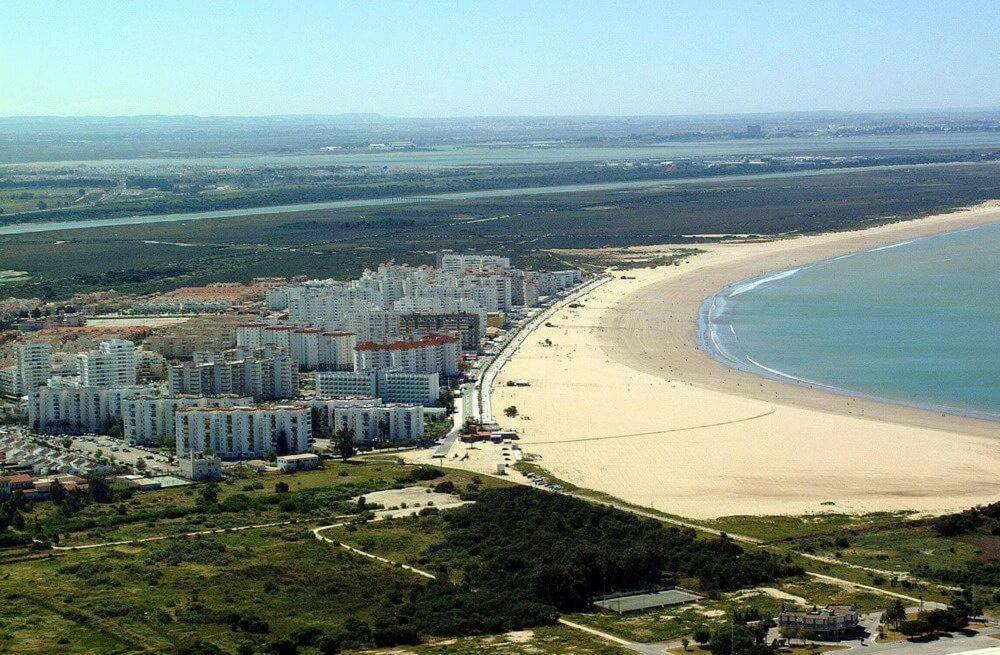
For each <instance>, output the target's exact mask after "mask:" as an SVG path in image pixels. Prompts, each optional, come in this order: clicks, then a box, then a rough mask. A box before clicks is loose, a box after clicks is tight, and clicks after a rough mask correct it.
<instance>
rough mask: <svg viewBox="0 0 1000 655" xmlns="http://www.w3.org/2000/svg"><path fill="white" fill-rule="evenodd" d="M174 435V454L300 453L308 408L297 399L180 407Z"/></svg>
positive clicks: (307, 433)
mask: <svg viewBox="0 0 1000 655" xmlns="http://www.w3.org/2000/svg"><path fill="white" fill-rule="evenodd" d="M174 436H175V444H176V448H177V456H178V458H182V457H186V456H188V453H190V452H191V451H192V450H194V451H196V452H202V453H210V454H214V455H217V456H218V457H220V458H222V459H257V458H261V457H264V456H265V455H266V454H267V453H278V454H292V453H301V452H306V451H308V450H309V440H310V438H311V437H312V410H311V408H310V406H309V405H306V404H301V403H294V404H291V403H290V404H287V405H255V406H246V407H182V408H180V409H178V410H177V412H176V414H175V432H174Z"/></svg>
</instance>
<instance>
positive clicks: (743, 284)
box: [697, 223, 1000, 432]
mask: <svg viewBox="0 0 1000 655" xmlns="http://www.w3.org/2000/svg"><path fill="white" fill-rule="evenodd" d="M985 225H989V223H981V224H978V225H974V226H972V227H962V228H958V229H955V230H946V231H944V232H933V233H931V234H926V235H923V236H918V237H914V238H912V239H908V240H905V241H898V242H895V243H892V244H889V245H885V246H877V247H873V248H866V249H862V250H852V251H850V252H847V253H842V254H839V255H835V256H832V257H827V258H824V259H819V260H816V261H814V262H810V263H807V264H802V265H798V266H795V267H791V268H783V269H779V270H773V271H769V272H767V273H764V274H762V275H757V276H755V277H752V278H748V279H745V280H739V281H737V282H733V283H731V284H728V285H726V286H725V287H722V288H721V289H719V290H718V291H716V292H715V293H713V294H712V295H710V296H709V297H707V298H705V300H704V301H702V303H701V306H700V307H699V308H698V341H697V343H698V348H699V349H701V350H702V351H704V352H706V353H708V355H709V356H710V357H712V359H714V360H715V361H717V362H719V363H721V364H724V365H725V366H728V367H729V368H733V369H736V370H740V371H745V372H747V373H751V374H753V375H757V376H760V377H764V378H767V379H770V380H773V381H775V382H780V383H783V384H791V385H795V386H801V387H805V388H807V389H817V390H820V391H827V392H830V393H834V394H837V395H839V396H848V397H851V398H857V399H860V400H865V401H869V402H874V403H881V404H890V405H898V406H900V407H909V408H911V409H919V410H923V411H927V412H933V413H943V414H950V415H952V416H959V417H965V418H972V419H977V420H984V421H993V422H1000V414H998V413H996V412H991V411H988V410H978V409H973V408H967V407H957V406H951V405H942V404H935V403H930V402H921V401H919V400H903V399H896V398H890V397H887V396H879V395H877V394H874V393H868V392H865V391H859V390H855V389H850V388H847V387H840V386H837V385H833V384H827V383H824V382H819V381H816V380H809V379H805V378H800V377H796V376H794V375H791V374H789V373H785V372H783V371H778V370H774V369H771V368H768V367H766V366H764V365H763V364H761V363H760V362H757V361H756V360H754V359H753V358H752V357H750V356H749V355H748V354H746V353H743V357H744V358H745V359H746V360H748V362H744V361H742V360H741V359H740V358H739V357H737V356H735V355H733V354H732V353H730V352H728V351H727V349H726V348H724V347H723V346H722V344H721V343H720V341H719V339H717V338H716V335H717V332H716V330H714V329H713V328H712V322H713V321H712V319H713V314H712V310H713V309H714V308H715V307H716V305H717V303H718V301H719V300H720V299H724V298H725V297H727V296H729V295H730V293H731V292H732V291H733V290H734V289H738V288H745V290H750V288H752V287H754V286H756V285H757V284H761V283H763V282H769V281H772V280H778V279H781V278H782V277H784V276H786V275H791V274H793V273H795V272H798V271H800V270H803V269H806V268H809V267H811V266H815V265H818V264H823V263H826V262H831V261H835V260H838V259H843V258H845V257H851V256H853V255H857V254H865V253H870V252H874V251H877V250H883V249H886V248H895V247H897V246H904V245H908V244H911V243H914V242H916V241H920V240H922V239H928V238H932V237H936V236H940V235H944V234H956V233H958V232H966V231H969V230H976V229H979V228H981V227H984V226H985ZM997 430H998V432H1000V425H998V427H997Z"/></svg>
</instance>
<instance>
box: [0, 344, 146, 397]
mask: <svg viewBox="0 0 1000 655" xmlns="http://www.w3.org/2000/svg"><path fill="white" fill-rule="evenodd" d="M14 354H15V356H16V357H17V383H18V393H19V394H26V393H28V392H29V391H31V390H32V389H34V388H36V387H43V386H45V384H46V383H47V382H48V381H49V378H50V377H52V346H50V345H49V344H47V343H19V344H17V345H15V346H14ZM134 382H135V380H132V382H131V383H134ZM131 383H127V384H131Z"/></svg>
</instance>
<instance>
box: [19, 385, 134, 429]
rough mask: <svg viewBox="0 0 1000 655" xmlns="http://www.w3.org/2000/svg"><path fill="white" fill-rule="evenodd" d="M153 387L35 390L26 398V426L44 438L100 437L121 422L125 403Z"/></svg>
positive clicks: (42, 388) (81, 387)
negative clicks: (93, 435) (64, 436)
mask: <svg viewBox="0 0 1000 655" xmlns="http://www.w3.org/2000/svg"><path fill="white" fill-rule="evenodd" d="M152 392H153V388H152V387H141V386H129V387H84V386H80V387H70V386H66V387H38V388H37V389H34V390H32V391H31V393H30V394H28V426H29V428H30V429H31V430H33V431H35V432H39V433H43V434H82V433H85V432H93V433H103V432H104V431H105V429H106V428H107V426H108V424H109V422H110V421H113V420H117V419H119V418H121V408H122V403H123V400H124V399H127V398H132V397H134V396H140V395H145V394H150V393H152Z"/></svg>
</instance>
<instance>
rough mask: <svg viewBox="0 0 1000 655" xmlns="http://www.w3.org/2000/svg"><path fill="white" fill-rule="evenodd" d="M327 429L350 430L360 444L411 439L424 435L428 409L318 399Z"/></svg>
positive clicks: (403, 405) (356, 400) (408, 405)
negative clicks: (425, 411)
mask: <svg viewBox="0 0 1000 655" xmlns="http://www.w3.org/2000/svg"><path fill="white" fill-rule="evenodd" d="M312 404H313V407H314V408H315V409H316V410H317V415H318V416H319V418H320V424H321V425H322V426H323V428H322V429H323V430H324V431H326V432H328V433H329V434H331V435H332V434H333V433H335V432H336V431H337V430H348V431H350V433H351V434H353V435H354V441H355V442H356V443H377V442H391V441H411V440H413V439H419V438H420V437H422V436H423V435H424V408H423V407H421V406H420V405H411V404H404V403H390V404H386V405H383V404H381V403H379V401H377V400H370V399H368V400H358V399H330V400H322V399H316V400H314V401H313V403H312Z"/></svg>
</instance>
